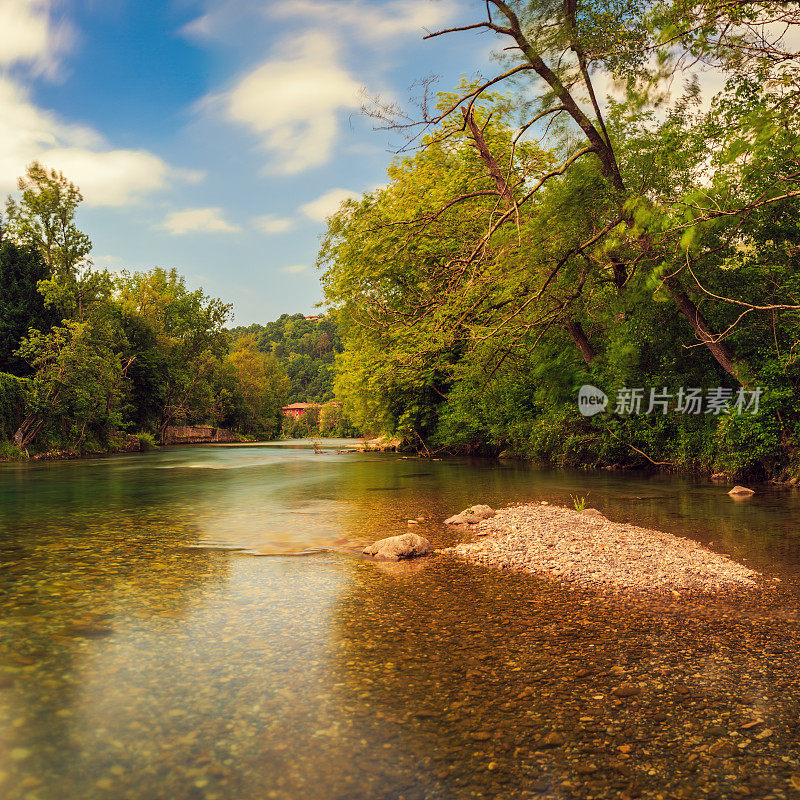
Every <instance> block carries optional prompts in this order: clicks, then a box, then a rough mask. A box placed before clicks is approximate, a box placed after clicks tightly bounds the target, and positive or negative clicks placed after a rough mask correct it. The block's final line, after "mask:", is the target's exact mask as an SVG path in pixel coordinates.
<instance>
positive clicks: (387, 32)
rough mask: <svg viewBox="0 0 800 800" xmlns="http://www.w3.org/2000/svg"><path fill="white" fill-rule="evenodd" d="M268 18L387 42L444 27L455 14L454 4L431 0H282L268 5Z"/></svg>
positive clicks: (443, 0)
mask: <svg viewBox="0 0 800 800" xmlns="http://www.w3.org/2000/svg"><path fill="white" fill-rule="evenodd" d="M267 13H269V14H270V15H271V16H276V17H281V18H289V17H300V18H302V19H307V20H309V21H310V22H313V23H314V24H315V25H319V24H323V25H327V26H330V25H337V26H339V27H342V28H344V29H345V30H347V31H349V32H352V33H355V34H357V35H358V36H359V37H361V38H363V39H367V40H370V41H372V40H375V39H382V40H391V39H393V38H395V37H397V36H401V35H403V34H415V33H420V32H422V31H423V30H424V29H426V28H427V29H432V28H437V27H438V26H441V25H444V23H445V22H447V20H449V19H450V18H451V17H452V16H453V15H454V13H455V3H453V2H445V0H442V2H436V3H433V2H431V0H393V2H389V3H384V4H383V5H382V6H380V7H377V6H375V5H371V4H368V3H365V2H362V0H351V1H350V2H343V0H336V1H335V2H331V0H284V2H278V3H272V4H269V6H268V9H267Z"/></svg>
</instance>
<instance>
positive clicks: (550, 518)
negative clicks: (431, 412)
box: [443, 503, 759, 592]
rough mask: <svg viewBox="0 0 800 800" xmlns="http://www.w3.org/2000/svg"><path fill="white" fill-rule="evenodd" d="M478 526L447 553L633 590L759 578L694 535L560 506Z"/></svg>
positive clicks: (734, 584)
mask: <svg viewBox="0 0 800 800" xmlns="http://www.w3.org/2000/svg"><path fill="white" fill-rule="evenodd" d="M476 527H477V531H476V533H477V534H481V535H480V538H479V540H478V541H471V542H465V543H463V544H459V545H456V546H455V547H450V548H447V549H446V550H444V551H443V552H444V553H449V554H451V555H454V556H457V557H459V558H463V559H465V560H466V561H470V562H472V563H477V564H482V565H485V566H492V567H496V568H500V569H512V570H517V571H523V572H532V573H538V574H545V575H549V576H552V577H557V578H558V579H560V580H562V581H564V582H567V583H571V584H575V585H580V586H588V587H594V588H601V589H618V590H624V591H635V592H638V591H645V592H654V591H655V592H672V591H692V592H698V591H699V592H713V591H716V590H724V589H731V588H752V587H755V586H756V579H757V578H758V577H759V576H758V573H756V572H754V571H753V570H751V569H748V568H747V567H745V566H743V565H742V564H738V563H737V562H735V561H733V560H731V559H730V558H728V557H726V556H724V555H720V554H719V553H715V552H713V551H711V550H709V549H708V548H706V547H703V546H702V545H701V544H700V543H698V542H695V541H693V540H691V539H684V538H681V537H678V536H673V535H672V534H669V533H664V532H662V531H654V530H648V529H647V528H640V527H637V526H635V525H628V524H624V523H619V522H612V521H610V520H608V519H606V518H605V517H603V516H601V515H587V514H585V513H581V512H578V511H573V510H572V509H569V508H560V507H558V506H542V505H541V504H538V503H537V504H535V505H534V504H528V505H521V506H514V507H511V508H506V509H502V510H500V511H498V512H497V514H496V515H495V516H494V517H492V518H489V519H485V520H482V521H481V522H480V523H479V524H478V525H477V526H476ZM476 538H477V537H476Z"/></svg>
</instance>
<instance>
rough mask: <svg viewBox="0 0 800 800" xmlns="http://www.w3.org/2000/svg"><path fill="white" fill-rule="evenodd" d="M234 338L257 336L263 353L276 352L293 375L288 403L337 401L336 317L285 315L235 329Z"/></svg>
mask: <svg viewBox="0 0 800 800" xmlns="http://www.w3.org/2000/svg"><path fill="white" fill-rule="evenodd" d="M230 333H231V334H232V335H233V336H234V338H238V337H239V336H243V335H245V334H252V335H253V336H255V339H256V342H257V344H258V347H259V349H260V350H262V351H263V352H265V353H273V354H274V355H275V357H276V358H277V359H278V361H279V362H280V364H281V366H282V367H283V369H284V370H285V372H286V374H287V375H288V376H289V396H288V398H287V403H301V402H307V403H325V402H326V401H328V400H332V399H333V362H334V359H335V357H336V353H339V352H341V350H342V341H341V338H340V336H339V331H338V327H337V325H336V320H335V319H334V317H332V316H329V315H320V316H316V315H315V316H309V317H306V316H305V315H304V314H282V315H281V316H280V317H279V318H278V319H276V320H275V321H274V322H267V323H266V324H265V325H259V324H257V323H254V324H253V325H248V326H247V327H244V326H240V327H236V328H231V329H230Z"/></svg>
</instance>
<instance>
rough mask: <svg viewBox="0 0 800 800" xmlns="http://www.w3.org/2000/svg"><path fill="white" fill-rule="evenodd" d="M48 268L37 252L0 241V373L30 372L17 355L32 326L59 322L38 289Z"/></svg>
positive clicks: (44, 328) (17, 373)
mask: <svg viewBox="0 0 800 800" xmlns="http://www.w3.org/2000/svg"><path fill="white" fill-rule="evenodd" d="M47 275H48V267H47V265H46V264H45V262H44V259H43V258H42V257H41V256H40V255H39V253H38V251H37V250H36V249H35V248H33V247H31V246H27V245H17V244H14V243H13V242H10V241H3V242H2V243H0V372H11V373H13V374H15V375H22V376H26V375H29V374H30V370H31V367H30V365H29V364H28V363H27V362H26V361H24V360H23V359H22V358H20V357H19V356H18V355H16V351H17V350H18V348H19V346H20V343H21V342H22V340H23V339H24V338H25V336H27V335H28V331H29V329H31V328H35V329H37V330H43V331H48V330H50V328H51V327H52V326H53V325H55V324H56V323H57V322H59V317H58V315H57V314H56V313H55V312H54V311H53V309H51V308H47V307H46V306H45V303H44V298H43V297H42V295H41V293H40V292H39V290H38V284H39V281H41V280H43V279H45V278H46V277H47Z"/></svg>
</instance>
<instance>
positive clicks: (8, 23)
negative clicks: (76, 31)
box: [0, 0, 74, 75]
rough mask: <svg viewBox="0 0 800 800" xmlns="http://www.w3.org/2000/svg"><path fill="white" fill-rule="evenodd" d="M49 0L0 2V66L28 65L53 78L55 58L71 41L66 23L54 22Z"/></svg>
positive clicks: (71, 33)
mask: <svg viewBox="0 0 800 800" xmlns="http://www.w3.org/2000/svg"><path fill="white" fill-rule="evenodd" d="M51 6H52V2H50V0H0V66H3V67H9V66H11V65H13V64H20V63H23V64H28V65H29V66H30V67H31V68H32V69H33V70H34V72H36V73H39V74H41V73H45V74H49V75H53V74H54V73H55V70H56V68H57V66H58V57H59V56H60V55H61V53H62V52H63V51H64V50H66V49H67V48H68V47H69V46H70V45H71V44H72V41H73V38H74V37H73V31H72V27H71V26H70V25H69V23H68V22H66V21H64V20H60V21H58V22H55V21H54V20H53V19H52V18H51V15H50V10H51Z"/></svg>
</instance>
